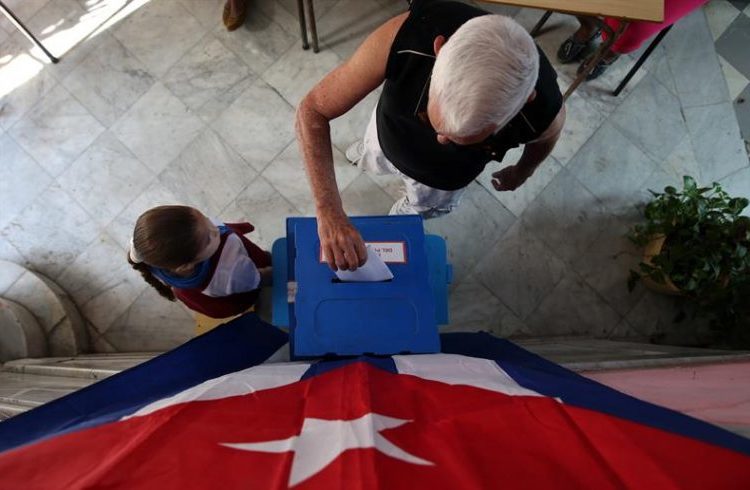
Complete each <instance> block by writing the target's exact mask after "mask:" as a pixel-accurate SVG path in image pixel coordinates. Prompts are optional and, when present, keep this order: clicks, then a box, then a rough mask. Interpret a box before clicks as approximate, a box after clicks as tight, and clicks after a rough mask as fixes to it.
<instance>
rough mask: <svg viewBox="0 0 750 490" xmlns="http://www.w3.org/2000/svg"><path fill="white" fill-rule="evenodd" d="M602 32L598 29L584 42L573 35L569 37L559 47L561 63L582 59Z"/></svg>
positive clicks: (558, 53)
mask: <svg viewBox="0 0 750 490" xmlns="http://www.w3.org/2000/svg"><path fill="white" fill-rule="evenodd" d="M600 33H601V30H600V29H596V30H595V31H594V33H593V34H592V35H591V37H590V38H589V39H588V40H586V41H584V42H580V41H576V40H575V39H574V37H573V36H572V35H571V36H570V37H568V39H566V40H565V41H563V43H562V44H561V45H560V47H559V48H558V50H557V59H558V60H559V61H560V63H573V62H574V61H580V60H581V58H583V57H584V56H585V55H586V54H588V51H589V49H590V47H591V44H592V43H593V42H594V40H595V39H596V38H597V37H599V34H600Z"/></svg>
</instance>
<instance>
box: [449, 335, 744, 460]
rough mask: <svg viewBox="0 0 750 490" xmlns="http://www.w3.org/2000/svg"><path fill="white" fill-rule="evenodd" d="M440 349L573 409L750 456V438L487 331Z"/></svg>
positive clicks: (456, 339)
mask: <svg viewBox="0 0 750 490" xmlns="http://www.w3.org/2000/svg"><path fill="white" fill-rule="evenodd" d="M441 343H442V351H443V352H445V353H450V354H461V355H465V356H472V357H479V358H483V359H490V360H493V361H495V362H497V364H498V365H499V366H500V367H501V368H502V369H503V370H504V371H505V372H506V373H508V374H509V375H510V376H511V377H512V378H513V379H514V380H515V381H516V382H517V383H518V384H520V385H521V386H523V387H525V388H528V389H530V390H534V391H536V392H538V393H541V394H543V395H546V396H550V397H557V398H560V399H562V400H563V402H565V403H567V404H569V405H575V406H578V407H582V408H587V409H590V410H597V411H599V412H604V413H607V414H609V415H614V416H616V417H620V418H622V419H626V420H630V421H633V422H637V423H640V424H643V425H648V426H651V427H655V428H658V429H663V430H666V431H669V432H673V433H675V434H681V435H684V436H687V437H691V438H694V439H698V440H701V441H704V442H707V443H710V444H715V445H718V446H722V447H725V448H727V449H732V450H735V451H738V452H741V453H744V454H746V455H749V456H750V439H745V438H743V437H741V436H738V435H736V434H733V433H731V432H729V431H726V430H724V429H722V428H720V427H716V426H714V425H711V424H709V423H706V422H703V421H701V420H698V419H694V418H692V417H689V416H687V415H684V414H681V413H679V412H675V411H674V410H670V409H667V408H663V407H660V406H657V405H654V404H652V403H648V402H644V401H642V400H639V399H637V398H633V397H632V396H629V395H626V394H624V393H621V392H619V391H617V390H614V389H612V388H609V387H607V386H605V385H603V384H601V383H598V382H596V381H593V380H591V379H588V378H585V377H583V376H581V375H579V374H577V373H574V372H572V371H570V370H568V369H565V368H564V367H562V366H559V365H557V364H555V363H553V362H550V361H548V360H546V359H544V358H542V357H539V356H537V355H536V354H532V353H531V352H529V351H527V350H525V349H522V348H521V347H518V346H517V345H514V344H513V343H511V342H509V341H507V340H504V339H499V338H496V337H493V336H492V335H489V334H487V333H447V334H442V335H441Z"/></svg>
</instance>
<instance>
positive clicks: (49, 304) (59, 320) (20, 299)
mask: <svg viewBox="0 0 750 490" xmlns="http://www.w3.org/2000/svg"><path fill="white" fill-rule="evenodd" d="M0 297H2V298H5V299H7V300H10V301H14V302H16V303H18V304H20V305H21V306H23V307H24V308H26V309H27V310H28V311H29V312H30V313H31V314H32V315H34V317H35V318H36V320H37V322H38V323H39V325H40V326H41V327H42V330H43V331H44V335H45V336H46V338H47V352H48V353H49V354H50V355H53V356H74V355H76V354H78V353H80V352H84V351H86V350H87V349H88V334H87V332H86V326H85V323H84V321H83V319H82V318H81V315H80V313H79V312H78V309H77V308H76V306H75V304H74V303H73V301H71V299H70V297H69V296H68V295H67V293H65V291H63V290H62V289H61V288H60V287H59V286H58V285H57V284H55V283H54V282H53V281H52V280H51V279H49V278H47V277H45V276H43V275H42V274H39V273H35V272H32V271H30V270H28V269H26V268H24V267H22V266H20V265H18V264H15V263H13V262H8V261H5V260H0ZM42 355H44V354H42Z"/></svg>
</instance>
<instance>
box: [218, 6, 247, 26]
mask: <svg viewBox="0 0 750 490" xmlns="http://www.w3.org/2000/svg"><path fill="white" fill-rule="evenodd" d="M230 1H231V0H227V2H226V3H225V4H224V12H222V15H221V18H222V20H223V21H224V26H225V27H226V28H227V30H228V31H230V32H231V31H234V30H236V29H238V28H239V27H241V26H242V24H244V23H245V18H246V17H247V2H246V1H242V2H239V4H238V5H239V6H240V10H239V12H237V15H232V10H231V8H230V7H229V2H230Z"/></svg>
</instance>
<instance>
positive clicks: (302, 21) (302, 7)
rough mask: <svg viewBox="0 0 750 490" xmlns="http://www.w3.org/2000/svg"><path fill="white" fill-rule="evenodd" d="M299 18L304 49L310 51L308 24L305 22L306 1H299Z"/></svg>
mask: <svg viewBox="0 0 750 490" xmlns="http://www.w3.org/2000/svg"><path fill="white" fill-rule="evenodd" d="M297 17H298V18H299V30H300V34H301V35H302V49H310V44H309V43H308V42H307V22H306V21H305V4H304V0H297Z"/></svg>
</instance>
